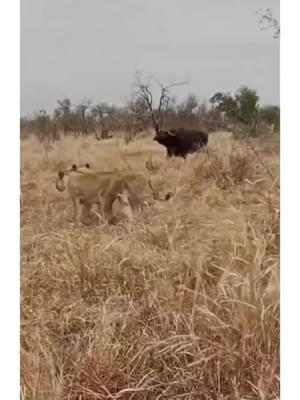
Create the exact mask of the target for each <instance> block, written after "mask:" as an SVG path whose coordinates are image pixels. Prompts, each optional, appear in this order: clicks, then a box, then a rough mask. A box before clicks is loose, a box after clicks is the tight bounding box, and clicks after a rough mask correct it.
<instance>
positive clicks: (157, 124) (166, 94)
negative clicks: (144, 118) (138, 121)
mask: <svg viewBox="0 0 300 400" xmlns="http://www.w3.org/2000/svg"><path fill="white" fill-rule="evenodd" d="M150 81H151V78H150V79H148V82H147V83H145V82H143V80H142V77H141V74H140V73H136V76H135V86H136V95H137V97H139V98H140V99H142V101H143V102H144V103H145V104H146V105H147V107H148V112H149V113H150V117H151V120H152V125H153V128H154V130H155V132H156V133H158V132H159V130H160V129H161V127H162V125H163V116H162V111H163V110H164V109H166V108H167V107H168V104H169V101H170V99H171V97H170V89H171V88H173V87H175V86H181V85H184V84H186V83H187V82H181V83H176V82H175V83H171V84H169V85H167V86H164V85H163V84H162V83H160V82H159V81H158V80H157V79H155V82H156V84H157V85H158V86H159V87H160V96H159V100H158V105H157V107H155V104H154V100H153V94H152V91H151V86H150Z"/></svg>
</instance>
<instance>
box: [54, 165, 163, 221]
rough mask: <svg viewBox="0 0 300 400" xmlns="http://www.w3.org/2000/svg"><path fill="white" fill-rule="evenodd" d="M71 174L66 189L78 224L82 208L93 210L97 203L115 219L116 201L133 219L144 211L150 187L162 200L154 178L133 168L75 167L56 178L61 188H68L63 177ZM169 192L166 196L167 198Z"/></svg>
mask: <svg viewBox="0 0 300 400" xmlns="http://www.w3.org/2000/svg"><path fill="white" fill-rule="evenodd" d="M65 175H66V176H68V182H67V188H68V192H69V194H70V197H71V199H72V201H73V205H74V213H75V215H74V218H75V223H76V225H79V222H80V219H81V215H82V210H83V207H86V208H87V209H88V211H91V209H92V206H93V205H95V204H98V205H101V208H102V212H103V214H104V216H105V217H106V219H107V220H108V222H109V223H112V222H115V220H116V218H115V216H114V215H113V203H114V202H115V201H117V202H118V203H119V205H120V206H121V207H120V208H121V214H123V215H125V216H126V217H127V218H129V219H131V218H132V214H133V211H135V210H137V209H139V210H141V209H142V208H143V206H144V205H145V201H144V198H143V194H144V192H145V190H146V188H147V187H149V188H150V189H151V192H152V195H153V197H154V198H156V199H158V200H160V199H159V197H158V195H157V194H156V193H155V192H154V190H153V187H152V184H151V181H150V180H149V179H147V178H146V177H145V176H143V175H142V174H135V173H132V172H130V171H107V172H101V171H95V170H92V169H91V168H87V167H76V166H74V165H73V166H72V168H71V169H69V170H67V171H64V172H63V171H60V172H59V173H58V177H57V179H56V188H57V190H59V191H64V190H65V189H66V186H65V183H64V177H65ZM169 198H170V195H167V196H166V198H165V199H163V200H168V199H169Z"/></svg>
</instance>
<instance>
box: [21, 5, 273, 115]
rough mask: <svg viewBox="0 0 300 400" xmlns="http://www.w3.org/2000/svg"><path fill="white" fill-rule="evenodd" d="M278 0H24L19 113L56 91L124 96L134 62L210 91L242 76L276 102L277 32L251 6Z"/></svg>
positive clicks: (188, 88)
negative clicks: (263, 24) (264, 28)
mask: <svg viewBox="0 0 300 400" xmlns="http://www.w3.org/2000/svg"><path fill="white" fill-rule="evenodd" d="M268 7H271V8H272V10H273V12H274V14H275V15H276V16H279V0H22V1H21V115H26V114H29V113H32V112H35V111H38V110H40V109H41V108H45V109H46V110H47V111H49V112H52V111H53V109H54V108H55V107H56V105H57V103H56V100H57V99H61V98H63V97H65V96H67V97H69V98H70V99H71V101H72V102H73V103H76V102H79V101H80V100H82V99H84V98H91V99H92V100H93V101H95V102H100V101H106V102H108V103H115V104H123V103H124V101H125V100H126V98H127V96H128V95H129V94H130V90H131V84H132V82H133V78H134V73H135V71H136V70H142V71H143V72H144V74H145V75H154V76H155V77H156V78H157V79H159V80H160V81H162V82H164V83H168V82H170V81H171V80H177V81H183V80H188V81H189V85H185V86H181V87H177V88H174V90H173V92H172V94H174V95H175V96H176V97H177V98H178V99H182V98H184V97H185V96H186V95H187V94H188V93H190V92H193V93H195V94H196V95H197V96H199V97H200V98H201V99H209V98H210V97H211V96H212V95H213V94H214V93H215V92H216V91H229V90H235V89H237V88H238V87H239V86H240V85H247V86H249V87H250V88H253V89H257V91H258V94H259V95H260V98H261V102H262V103H264V104H279V40H278V39H277V40H275V39H274V38H273V32H272V30H267V31H261V30H260V27H259V23H258V21H259V17H258V16H257V15H256V14H255V11H256V10H258V9H260V8H268Z"/></svg>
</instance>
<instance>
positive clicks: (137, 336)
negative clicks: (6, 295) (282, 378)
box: [21, 134, 279, 400]
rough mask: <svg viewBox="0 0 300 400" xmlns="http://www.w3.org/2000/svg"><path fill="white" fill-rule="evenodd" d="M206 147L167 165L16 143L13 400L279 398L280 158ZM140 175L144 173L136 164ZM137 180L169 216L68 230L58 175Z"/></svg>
mask: <svg viewBox="0 0 300 400" xmlns="http://www.w3.org/2000/svg"><path fill="white" fill-rule="evenodd" d="M256 145H257V146H260V148H261V149H262V151H261V152H260V155H261V157H262V158H263V160H264V162H265V163H266V165H267V166H268V168H269V169H270V171H271V172H272V174H273V176H274V177H275V180H274V181H272V179H271V178H270V176H269V175H268V173H267V172H266V170H265V169H264V167H263V166H262V165H261V163H260V162H258V160H257V158H256V157H255V155H254V154H253V152H251V150H250V149H249V148H248V147H246V146H245V145H244V144H243V143H238V142H234V141H233V140H232V139H231V138H229V137H227V136H225V135H221V134H220V135H214V136H213V137H212V140H211V141H210V144H209V151H208V153H203V154H200V155H198V156H191V157H190V158H189V159H188V160H187V161H186V162H184V161H182V160H181V159H174V160H168V161H167V160H166V159H165V151H164V149H163V148H161V147H160V146H159V145H157V144H156V143H155V142H153V141H151V140H149V139H142V140H137V141H136V142H134V143H131V144H129V145H127V146H126V145H124V144H123V143H122V142H121V141H117V140H107V141H104V142H97V141H95V140H94V139H93V138H87V139H82V138H80V139H77V140H75V139H71V138H70V139H68V138H67V139H63V140H61V141H59V142H56V143H54V144H53V146H52V148H51V149H50V150H47V152H46V151H45V150H44V149H43V146H42V145H41V144H39V143H38V142H37V141H35V140H33V139H26V140H24V141H23V142H22V144H21V146H22V149H21V151H22V161H21V162H22V171H23V175H22V183H27V182H34V183H35V185H27V186H26V185H25V186H24V190H23V193H22V194H23V198H22V201H23V203H22V222H21V223H22V226H21V237H22V336H21V349H22V350H21V351H22V354H21V368H22V371H21V379H22V389H21V391H22V399H23V400H50V399H51V400H52V399H55V400H60V399H61V400H62V399H64V400H66V399H68V400H75V399H76V400H96V399H119V400H121V399H122V400H123V399H128V400H129V399H131V400H135V399H145V400H148V399H149V400H150V399H160V400H164V399H172V400H173V399H183V400H185V399H186V400H188V399H189V400H192V399H195V400H199V399H200V400H201V399H203V400H209V399H210V400H215V399H218V400H221V399H222V400H227V399H228V400H231V399H235V400H246V399H247V400H248V399H261V400H267V399H268V400H270V399H279V188H278V177H279V156H278V151H276V149H277V150H279V148H278V147H277V148H276V147H275V150H274V152H270V151H266V153H264V150H263V149H265V148H267V147H266V146H265V147H264V146H263V143H262V142H256ZM146 161H148V162H147V164H146V165H147V168H146V166H145V162H146ZM73 162H78V163H81V162H90V163H91V165H93V166H96V167H97V168H103V169H109V168H112V167H116V166H117V167H120V168H122V167H123V168H124V167H132V168H135V169H138V170H144V171H147V173H148V174H150V175H151V176H152V177H153V182H154V184H155V185H156V187H157V188H158V189H160V190H173V191H175V193H176V194H175V197H174V198H173V199H172V200H171V201H170V202H169V203H159V204H154V205H153V207H152V208H150V209H149V210H146V211H145V213H144V214H143V215H142V216H139V217H138V218H137V220H136V221H135V222H134V223H133V224H131V225H129V224H125V223H123V224H120V225H116V226H106V227H101V226H97V225H96V224H90V225H86V226H84V227H83V229H82V230H81V232H78V231H75V230H74V227H73V223H72V222H70V221H72V212H73V210H72V205H71V202H70V201H69V200H68V199H67V195H66V194H65V193H59V192H57V191H56V189H55V187H54V184H53V177H54V176H55V174H56V171H57V169H58V168H59V167H63V166H66V165H70V164H71V163H73Z"/></svg>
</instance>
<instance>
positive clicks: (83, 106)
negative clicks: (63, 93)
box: [76, 99, 92, 135]
mask: <svg viewBox="0 0 300 400" xmlns="http://www.w3.org/2000/svg"><path fill="white" fill-rule="evenodd" d="M91 104H92V100H91V99H84V100H82V102H81V103H80V104H78V106H77V107H76V112H77V114H78V115H79V116H80V128H81V133H82V134H84V135H87V134H88V133H89V125H90V124H89V119H87V117H86V114H87V111H88V110H89V109H90V108H91V107H92V106H91Z"/></svg>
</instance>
